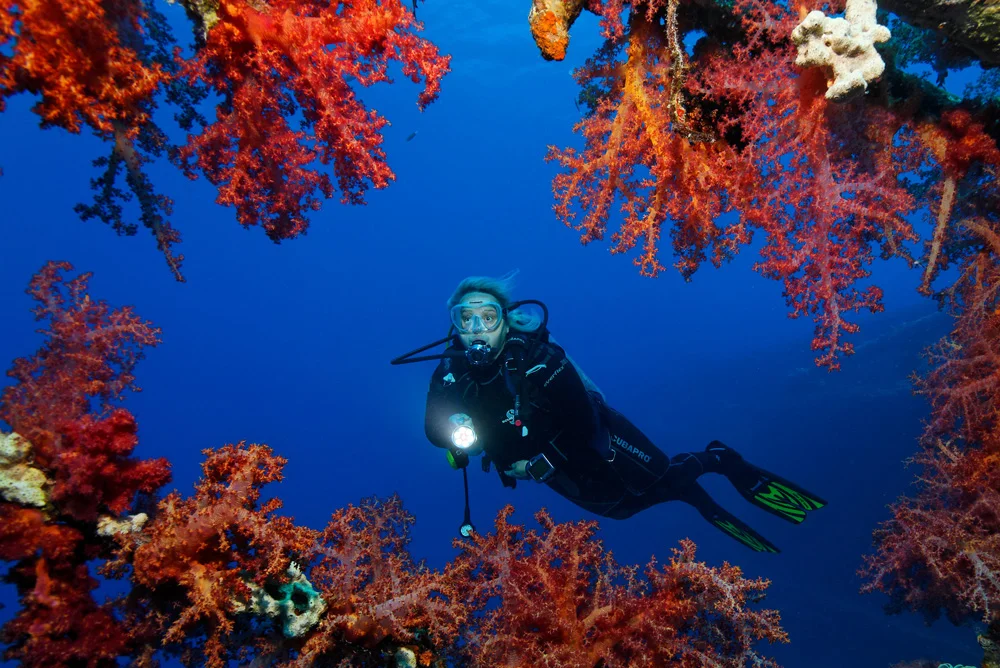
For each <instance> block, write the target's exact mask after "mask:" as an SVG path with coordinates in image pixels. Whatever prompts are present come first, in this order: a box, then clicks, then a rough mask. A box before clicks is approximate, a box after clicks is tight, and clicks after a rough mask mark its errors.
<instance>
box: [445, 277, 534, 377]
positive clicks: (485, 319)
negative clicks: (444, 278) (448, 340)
mask: <svg viewBox="0 0 1000 668" xmlns="http://www.w3.org/2000/svg"><path fill="white" fill-rule="evenodd" d="M516 273H517V272H516V271H515V272H510V273H509V274H506V275H504V276H502V277H500V278H493V277H490V276H469V277H468V278H465V279H463V280H462V281H461V282H460V283H459V284H458V287H457V288H455V292H453V293H452V295H451V297H450V298H449V299H448V312H449V314H450V315H451V324H453V325H454V326H455V329H456V330H457V332H458V336H459V339H461V341H462V345H463V346H464V347H465V349H466V351H467V352H468V357H469V361H470V362H472V363H473V364H476V363H479V364H487V363H489V362H492V361H493V360H495V359H496V358H497V356H498V355H499V354H500V351H501V350H503V346H504V343H506V341H507V333H508V332H509V331H510V320H509V318H508V316H507V307H508V306H510V304H511V292H512V288H513V283H514V280H513V279H514V276H515V274H516ZM486 346H488V347H489V348H488V349H487V348H486Z"/></svg>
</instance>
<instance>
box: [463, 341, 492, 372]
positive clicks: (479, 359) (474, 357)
mask: <svg viewBox="0 0 1000 668" xmlns="http://www.w3.org/2000/svg"><path fill="white" fill-rule="evenodd" d="M492 352H493V348H491V347H490V344H488V343H484V342H481V341H476V342H475V343H473V344H472V345H471V346H469V347H468V348H467V349H466V351H465V359H467V360H468V361H469V364H471V365H472V366H482V365H484V364H488V363H489V361H490V356H491V353H492Z"/></svg>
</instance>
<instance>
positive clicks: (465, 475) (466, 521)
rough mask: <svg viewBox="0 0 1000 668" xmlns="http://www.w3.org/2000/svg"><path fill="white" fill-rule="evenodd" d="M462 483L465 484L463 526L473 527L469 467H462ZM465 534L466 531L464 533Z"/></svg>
mask: <svg viewBox="0 0 1000 668" xmlns="http://www.w3.org/2000/svg"><path fill="white" fill-rule="evenodd" d="M462 483H463V484H464V485H465V517H464V518H463V519H462V528H463V532H464V528H465V527H470V528H471V527H472V515H471V513H470V512H469V469H468V467H463V468H462ZM463 535H464V533H463Z"/></svg>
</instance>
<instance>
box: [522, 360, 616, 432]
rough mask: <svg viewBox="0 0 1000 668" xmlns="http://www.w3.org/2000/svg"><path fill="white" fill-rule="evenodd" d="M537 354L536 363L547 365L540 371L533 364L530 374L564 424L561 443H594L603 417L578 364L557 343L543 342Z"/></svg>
mask: <svg viewBox="0 0 1000 668" xmlns="http://www.w3.org/2000/svg"><path fill="white" fill-rule="evenodd" d="M535 357H536V359H535V361H534V362H533V363H534V364H535V365H536V368H537V365H541V364H544V365H545V367H544V368H542V369H539V370H538V371H532V369H531V368H529V369H528V370H527V371H528V376H527V378H528V380H529V381H530V382H531V383H532V384H534V386H535V387H536V388H537V390H538V393H539V395H540V396H541V398H542V399H543V401H544V403H545V404H547V405H548V408H549V410H550V411H551V412H552V414H553V415H554V416H555V418H556V420H557V422H558V424H559V425H560V426H561V427H562V431H561V433H560V435H559V437H558V443H559V445H560V446H562V445H563V444H565V445H566V447H569V448H580V447H591V443H592V441H593V440H594V438H595V437H596V436H597V433H598V430H599V429H600V421H599V418H598V415H597V411H596V409H595V407H594V403H593V400H592V398H591V396H590V392H588V391H587V387H586V386H585V385H584V384H583V380H582V379H581V378H580V374H579V373H577V371H576V367H575V366H573V363H572V362H570V360H569V358H568V357H566V352H565V351H564V350H563V349H562V348H561V347H559V346H558V345H555V344H553V343H549V344H547V345H545V346H543V348H542V350H541V352H540V354H538V355H536V356H535Z"/></svg>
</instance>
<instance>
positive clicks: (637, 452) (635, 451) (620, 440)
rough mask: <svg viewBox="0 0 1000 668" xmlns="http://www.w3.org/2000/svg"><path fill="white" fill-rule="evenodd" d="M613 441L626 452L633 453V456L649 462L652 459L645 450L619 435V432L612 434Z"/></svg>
mask: <svg viewBox="0 0 1000 668" xmlns="http://www.w3.org/2000/svg"><path fill="white" fill-rule="evenodd" d="M611 442H612V443H614V444H615V445H617V446H618V447H619V448H621V449H622V450H624V451H625V452H628V453H631V455H632V456H633V457H637V458H639V459H641V460H642V461H644V462H646V463H647V464H648V463H649V460H650V459H651V457H650V456H649V455H647V454H646V453H645V452H643V451H642V450H640V449H639V448H637V447H635V446H634V445H632V444H631V443H629V442H628V441H626V440H625V439H623V438H622V437H621V436H618V435H617V434H611Z"/></svg>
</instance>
